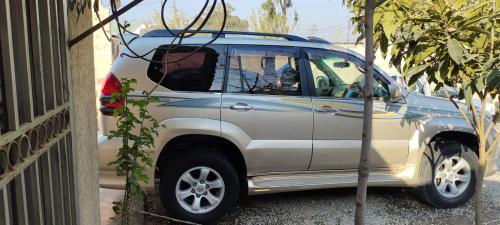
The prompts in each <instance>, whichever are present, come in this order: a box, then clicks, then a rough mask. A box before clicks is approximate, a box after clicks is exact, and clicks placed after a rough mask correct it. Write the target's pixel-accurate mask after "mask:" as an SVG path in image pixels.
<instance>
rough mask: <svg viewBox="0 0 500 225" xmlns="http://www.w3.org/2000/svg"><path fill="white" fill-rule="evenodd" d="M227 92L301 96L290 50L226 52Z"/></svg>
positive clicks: (241, 48)
mask: <svg viewBox="0 0 500 225" xmlns="http://www.w3.org/2000/svg"><path fill="white" fill-rule="evenodd" d="M227 92H228V93H245V94H266V95H301V86H300V74H299V70H298V61H297V57H296V52H295V51H294V49H286V48H276V47H235V48H233V49H232V50H231V51H230V65H229V73H228V81H227Z"/></svg>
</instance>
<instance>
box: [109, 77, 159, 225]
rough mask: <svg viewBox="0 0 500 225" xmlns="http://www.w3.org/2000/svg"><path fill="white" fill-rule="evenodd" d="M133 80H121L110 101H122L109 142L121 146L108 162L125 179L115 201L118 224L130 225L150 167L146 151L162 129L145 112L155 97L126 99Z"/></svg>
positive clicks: (131, 89) (151, 146)
mask: <svg viewBox="0 0 500 225" xmlns="http://www.w3.org/2000/svg"><path fill="white" fill-rule="evenodd" d="M136 82H137V81H136V80H134V79H130V80H129V79H126V78H123V79H121V84H122V88H121V90H120V92H117V93H115V94H113V96H112V99H111V102H123V106H122V107H120V108H118V109H116V110H115V111H114V113H113V116H114V117H115V118H117V129H116V130H114V131H111V132H110V135H109V137H108V138H109V139H112V138H121V141H122V145H121V147H120V149H119V150H118V154H117V155H116V159H115V160H114V161H112V162H110V163H109V165H113V166H115V168H116V173H117V175H118V176H124V177H125V179H126V184H125V195H124V198H123V201H121V202H114V203H113V204H114V206H113V209H114V210H115V213H117V214H119V215H120V216H121V224H125V225H128V224H130V212H131V204H132V202H133V201H134V200H141V199H142V198H143V196H142V194H143V191H142V188H141V183H147V182H148V180H149V177H148V176H147V175H146V173H145V170H146V168H147V167H153V166H154V165H153V159H151V157H150V153H149V152H148V151H147V149H152V148H154V138H155V136H158V129H159V128H160V127H164V126H163V125H160V124H159V123H158V121H156V120H155V119H154V118H153V117H152V116H151V114H150V113H149V111H148V106H149V104H150V103H151V102H156V101H158V99H157V98H156V97H152V96H150V94H149V93H148V92H146V91H144V92H143V93H142V94H143V96H144V97H141V98H129V97H128V93H130V92H133V91H134V89H133V88H132V85H133V84H135V83H136Z"/></svg>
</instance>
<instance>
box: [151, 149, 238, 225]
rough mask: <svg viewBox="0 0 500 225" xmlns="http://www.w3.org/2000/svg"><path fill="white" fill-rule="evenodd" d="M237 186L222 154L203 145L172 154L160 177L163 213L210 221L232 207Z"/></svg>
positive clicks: (230, 165)
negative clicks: (173, 156) (172, 157)
mask: <svg viewBox="0 0 500 225" xmlns="http://www.w3.org/2000/svg"><path fill="white" fill-rule="evenodd" d="M239 190H240V188H239V181H238V176H237V173H236V170H235V169H234V167H233V165H232V164H231V163H230V162H229V161H228V160H227V158H226V157H225V156H224V155H222V154H220V153H218V152H217V151H213V150H210V149H205V148H197V149H190V150H189V151H188V152H187V153H183V154H179V155H176V156H175V159H172V160H169V161H168V162H167V165H166V166H165V167H164V169H163V171H162V176H161V178H160V197H161V200H162V204H163V206H164V208H165V210H166V212H167V214H168V215H170V216H171V217H173V218H176V219H181V220H185V221H190V222H196V223H201V224H206V223H211V222H214V221H216V220H218V219H220V218H221V217H223V216H224V215H225V214H226V213H228V212H229V211H230V210H231V209H233V208H234V207H235V205H236V203H237V200H238V195H239Z"/></svg>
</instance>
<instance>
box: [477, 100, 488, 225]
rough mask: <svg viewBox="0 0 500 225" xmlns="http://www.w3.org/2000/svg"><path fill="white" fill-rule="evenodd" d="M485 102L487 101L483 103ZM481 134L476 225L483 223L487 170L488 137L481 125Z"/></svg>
mask: <svg viewBox="0 0 500 225" xmlns="http://www.w3.org/2000/svg"><path fill="white" fill-rule="evenodd" d="M483 104H485V103H483ZM479 132H480V133H481V132H482V133H481V134H479V135H478V136H479V137H480V138H479V142H480V143H479V171H478V172H477V174H476V186H475V192H476V193H475V196H474V217H475V222H476V225H480V224H483V222H482V214H483V211H482V208H481V193H482V191H483V180H484V172H485V170H486V160H487V158H488V157H487V155H486V138H484V129H483V128H482V127H480V130H479Z"/></svg>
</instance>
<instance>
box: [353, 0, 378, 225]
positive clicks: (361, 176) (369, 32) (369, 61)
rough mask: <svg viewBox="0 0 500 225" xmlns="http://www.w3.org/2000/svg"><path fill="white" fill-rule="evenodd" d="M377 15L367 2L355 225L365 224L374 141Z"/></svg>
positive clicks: (371, 2) (371, 1)
mask: <svg viewBox="0 0 500 225" xmlns="http://www.w3.org/2000/svg"><path fill="white" fill-rule="evenodd" d="M374 14H375V4H374V0H367V1H366V5H365V17H366V22H365V35H366V36H365V90H364V117H363V134H362V139H361V141H362V142H361V155H360V159H359V167H358V189H357V193H356V209H355V217H354V224H356V225H363V224H365V211H366V190H367V185H368V176H369V167H368V166H369V162H368V156H369V153H370V149H371V141H372V114H373V61H374V59H375V55H374V49H373V16H374Z"/></svg>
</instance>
